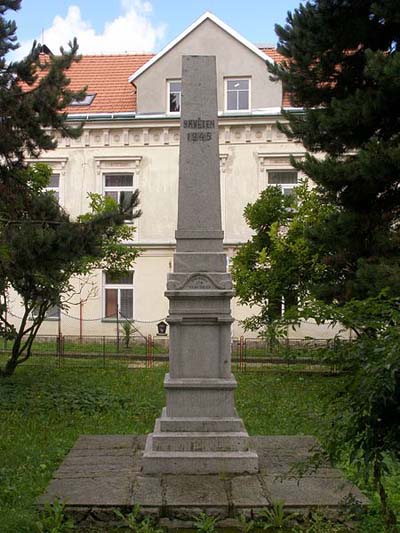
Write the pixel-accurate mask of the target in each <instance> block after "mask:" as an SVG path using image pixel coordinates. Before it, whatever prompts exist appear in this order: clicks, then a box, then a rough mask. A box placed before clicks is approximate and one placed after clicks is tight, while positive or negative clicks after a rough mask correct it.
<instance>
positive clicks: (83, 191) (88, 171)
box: [11, 117, 333, 338]
mask: <svg viewBox="0 0 400 533" xmlns="http://www.w3.org/2000/svg"><path fill="white" fill-rule="evenodd" d="M219 136H220V155H221V159H220V161H221V190H222V195H221V196H222V214H223V222H224V229H225V242H226V251H227V253H228V255H230V256H232V255H233V253H234V250H235V247H236V246H237V245H240V243H243V242H246V241H247V240H248V239H249V238H250V236H251V232H250V230H249V228H248V227H247V226H246V223H245V221H244V219H243V209H244V207H245V205H246V204H247V203H248V202H252V201H254V200H255V199H256V198H257V197H258V195H259V193H260V192H261V191H262V190H263V189H264V188H265V187H266V186H267V171H268V169H276V168H281V169H284V168H290V166H289V154H290V153H292V154H297V155H299V154H301V153H302V152H304V150H303V149H302V148H301V146H300V145H299V144H295V143H290V142H288V141H287V140H286V139H285V138H283V137H282V135H281V134H280V133H279V131H278V130H277V128H276V117H261V118H260V117H258V118H254V119H246V120H244V119H238V118H229V119H228V118H223V119H221V120H220V131H219ZM178 145H179V128H178V121H177V120H176V119H174V120H167V119H164V120H162V119H161V120H159V121H145V120H138V119H136V120H134V121H130V122H124V123H123V124H121V123H117V122H104V123H101V122H99V123H95V124H94V123H87V124H86V126H85V128H84V133H83V135H82V137H81V138H80V139H77V140H66V139H59V147H58V148H57V150H55V151H53V152H50V153H49V154H43V155H42V156H41V159H42V160H43V161H47V162H49V163H50V164H51V165H52V166H53V168H54V172H57V173H59V174H60V176H61V179H60V192H61V201H62V203H63V206H64V207H65V209H66V210H67V211H68V212H69V213H70V214H71V215H72V216H73V217H76V216H77V215H79V214H81V213H83V212H85V211H86V210H87V209H88V200H87V198H86V195H87V192H98V193H102V189H103V173H104V172H133V173H134V175H135V178H136V180H137V181H136V183H137V186H138V187H139V190H140V197H141V208H142V210H143V215H142V217H141V218H140V219H139V221H138V232H137V238H136V243H135V244H136V245H137V246H139V247H142V249H143V253H142V255H141V257H139V259H138V260H137V262H136V264H135V266H134V271H135V274H134V313H135V319H136V320H137V321H138V322H137V326H138V328H139V330H140V331H141V332H142V333H143V334H144V335H147V334H152V335H155V334H156V323H157V321H158V320H159V319H161V318H164V317H165V316H166V315H167V312H168V301H167V300H166V298H165V297H164V291H165V286H166V277H167V273H168V272H169V271H170V270H171V267H172V261H173V253H174V233H175V228H176V218H177V187H178V151H179V146H178ZM91 281H92V282H93V284H94V286H95V290H94V292H93V290H92V289H91V285H90V284H89V285H87V286H85V287H84V289H83V293H82V297H83V299H86V298H87V296H88V291H89V290H90V292H91V294H90V297H89V298H87V301H86V302H85V303H84V305H83V318H84V321H83V335H85V336H87V335H111V336H115V334H116V324H115V322H105V321H103V320H101V317H102V316H103V283H102V273H101V272H95V273H94V274H93V279H92V280H91ZM74 284H75V292H76V293H78V292H79V291H78V288H79V283H78V281H77V280H75V281H74ZM11 300H12V311H13V312H14V314H15V315H17V316H21V314H22V309H21V307H20V306H19V304H18V297H17V296H15V295H14V296H12V298H11ZM78 301H79V297H78V296H77V295H75V296H74V297H73V300H72V303H71V305H70V306H69V309H68V310H64V311H63V314H62V317H61V331H62V333H63V334H64V335H79V306H78V305H76V304H77V302H78ZM253 311H254V310H251V309H248V308H246V307H243V306H240V305H239V304H238V303H237V301H236V300H234V301H233V302H232V314H233V316H234V318H235V319H237V321H236V322H235V323H234V325H233V335H234V336H235V337H237V336H240V335H242V334H244V332H243V329H242V328H241V326H240V324H239V322H238V321H239V320H241V319H243V318H244V317H245V316H246V315H247V314H248V313H249V312H253ZM66 315H67V316H66ZM95 319H98V320H95ZM15 320H16V322H18V320H17V319H15ZM86 320H87V321H86ZM58 327H59V325H58V322H57V321H45V323H44V324H43V326H42V328H41V330H40V334H42V335H50V334H51V335H56V334H57V332H58ZM332 334H333V331H332V330H330V329H327V328H318V327H316V325H315V324H312V323H307V324H304V325H302V328H301V330H299V331H296V332H291V333H290V336H291V337H299V336H314V337H318V338H322V337H325V336H327V337H330V336H332ZM246 335H247V336H249V337H254V336H255V334H254V333H247V334H246Z"/></svg>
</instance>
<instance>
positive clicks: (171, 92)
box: [168, 80, 182, 113]
mask: <svg viewBox="0 0 400 533" xmlns="http://www.w3.org/2000/svg"><path fill="white" fill-rule="evenodd" d="M181 98H182V83H181V80H171V81H169V82H168V113H180V111H181Z"/></svg>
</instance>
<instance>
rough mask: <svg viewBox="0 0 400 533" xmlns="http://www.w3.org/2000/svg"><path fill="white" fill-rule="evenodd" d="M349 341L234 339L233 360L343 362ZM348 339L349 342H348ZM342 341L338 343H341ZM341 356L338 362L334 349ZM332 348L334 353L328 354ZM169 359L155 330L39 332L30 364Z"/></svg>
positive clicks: (241, 367) (239, 366)
mask: <svg viewBox="0 0 400 533" xmlns="http://www.w3.org/2000/svg"><path fill="white" fill-rule="evenodd" d="M343 342H346V341H337V340H333V339H284V340H283V341H281V342H278V343H274V345H271V344H270V343H268V342H266V341H263V340H262V339H259V338H254V339H251V338H245V337H243V336H242V337H239V338H233V339H232V364H233V367H234V368H235V369H236V370H238V371H241V372H244V371H246V370H248V369H250V368H259V367H260V366H271V365H287V366H290V365H303V366H310V367H316V366H325V367H326V366H328V367H331V369H332V370H335V366H336V363H337V366H339V363H340V361H339V359H340V351H339V350H338V346H339V344H340V343H343ZM347 342H348V341H347ZM338 343H339V344H338ZM11 347H12V341H10V340H6V339H4V338H0V359H5V358H6V357H7V356H8V355H9V354H10V353H11ZM336 351H337V353H338V360H337V361H336V363H335V352H336ZM328 352H329V357H325V355H326V354H327V353H328ZM167 362H168V339H167V338H158V337H154V336H152V335H148V336H143V335H131V336H129V337H123V336H105V335H102V336H95V335H91V336H90V335H89V336H79V335H47V336H44V335H40V336H39V335H38V336H37V337H36V339H35V341H34V343H33V347H32V357H31V358H30V359H29V360H28V361H27V363H26V364H38V363H40V364H46V363H48V364H52V365H58V366H60V367H61V366H71V365H75V366H81V365H84V366H99V367H107V366H115V365H120V364H124V365H132V366H145V367H146V368H151V367H153V366H154V364H156V363H167Z"/></svg>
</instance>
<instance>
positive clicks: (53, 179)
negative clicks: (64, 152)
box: [45, 174, 60, 201]
mask: <svg viewBox="0 0 400 533" xmlns="http://www.w3.org/2000/svg"><path fill="white" fill-rule="evenodd" d="M45 190H46V191H51V192H52V193H53V194H54V196H55V197H56V198H57V201H60V175H59V174H52V175H51V176H50V180H49V183H48V185H47V187H46V188H45Z"/></svg>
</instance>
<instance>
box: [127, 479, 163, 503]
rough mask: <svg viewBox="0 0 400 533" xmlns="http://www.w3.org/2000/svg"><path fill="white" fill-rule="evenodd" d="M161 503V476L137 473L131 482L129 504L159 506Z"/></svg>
mask: <svg viewBox="0 0 400 533" xmlns="http://www.w3.org/2000/svg"><path fill="white" fill-rule="evenodd" d="M162 504H163V498H162V486H161V478H160V477H151V476H140V475H138V476H137V477H136V478H135V480H134V482H133V488H132V496H131V505H132V506H133V505H140V507H161V506H162Z"/></svg>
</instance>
